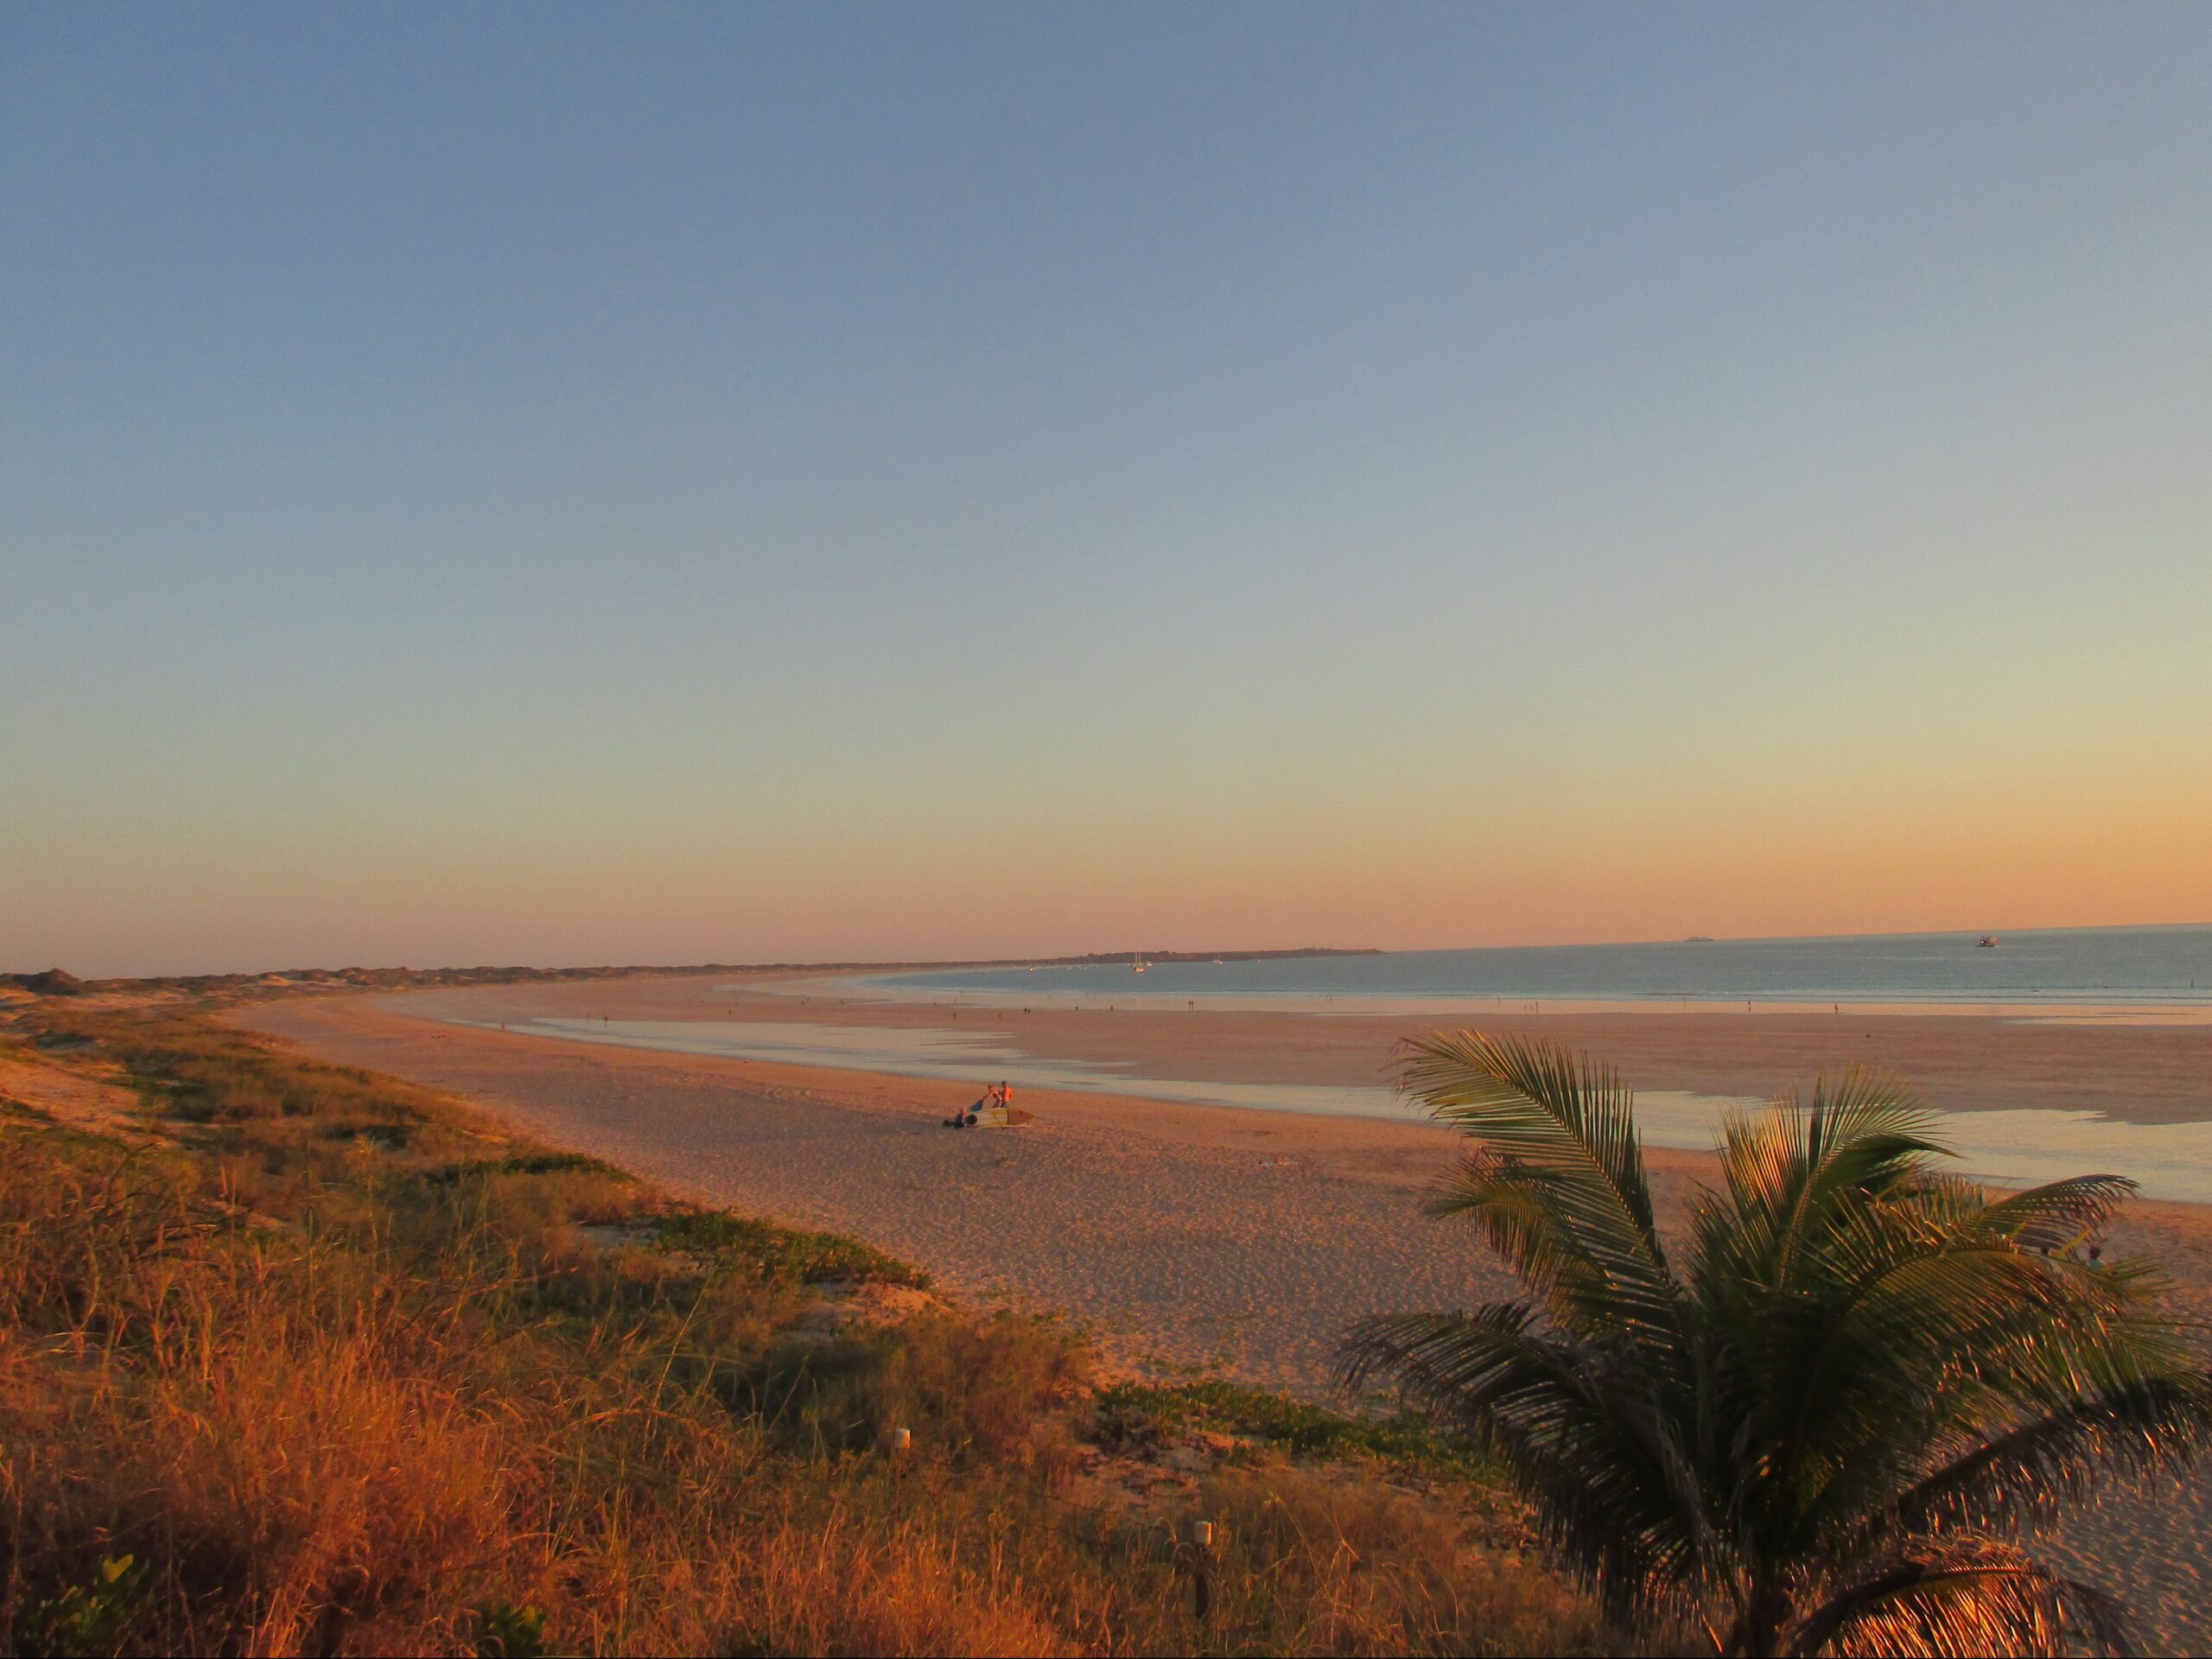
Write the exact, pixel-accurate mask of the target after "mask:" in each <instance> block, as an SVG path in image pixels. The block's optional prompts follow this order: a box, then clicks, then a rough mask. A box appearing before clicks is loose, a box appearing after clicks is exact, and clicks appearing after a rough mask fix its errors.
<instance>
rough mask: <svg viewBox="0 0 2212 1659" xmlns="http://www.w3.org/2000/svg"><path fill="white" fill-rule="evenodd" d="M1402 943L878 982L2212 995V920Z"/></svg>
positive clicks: (872, 982)
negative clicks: (1307, 953)
mask: <svg viewBox="0 0 2212 1659" xmlns="http://www.w3.org/2000/svg"><path fill="white" fill-rule="evenodd" d="M1981 937H1982V936H1981V935H1980V934H1978V933H1891V934H1872V935H1854V936H1850V937H1845V938H1796V939H1712V940H1678V941H1675V942H1671V943H1652V944H1574V945H1529V946H1521V947H1510V948H1503V949H1493V950H1393V951H1387V952H1383V953H1382V954H1379V955H1374V956H1355V957H1286V958H1276V959H1274V960H1270V961H1260V962H1236V961H1226V962H1220V963H1216V962H1211V961H1207V962H1161V963H1150V964H1148V966H1147V969H1146V971H1145V972H1143V973H1141V974H1138V973H1133V972H1132V971H1131V970H1130V964H1129V963H1127V962H1116V963H1086V964H1084V965H1082V966H1077V967H1070V966H1059V967H1052V966H1045V965H1042V964H1040V965H1039V966H1038V967H1036V968H1034V969H1029V968H1027V967H997V968H956V969H931V970H930V971H927V972H918V973H899V974H878V975H869V976H865V977H864V978H861V979H860V980H858V981H857V982H856V983H858V984H860V985H863V986H866V987H868V988H871V989H874V990H877V991H880V992H886V993H890V994H892V995H898V994H899V993H906V994H909V995H929V996H931V997H935V996H939V995H945V994H948V993H950V994H954V995H975V996H976V997H978V998H979V999H984V1000H989V1001H998V1000H1001V999H1005V998H1020V999H1026V1000H1034V1001H1083V1002H1086V1003H1088V1002H1091V1001H1105V1000H1109V999H1110V1000H1112V1001H1118V1002H1141V1001H1149V1000H1152V999H1155V998H1156V999H1160V1000H1163V1001H1192V1000H1203V1001H1209V1002H1214V1003H1218V1002H1219V1001H1223V1000H1235V1001H1257V1000H1265V999H1280V1000H1282V1001H1294V1002H1297V1003H1300V1004H1312V1003H1321V1004H1324V1005H1327V1004H1332V1003H1339V1002H1341V1003H1348V1004H1351V1005H1355V1006H1376V1007H1397V1006H1403V1005H1407V1004H1419V1005H1433V1004H1436V1003H1451V1002H1454V1001H1498V1000H1501V999H1502V1000H1504V1001H1518V1002H1530V1001H1543V1000H1558V1001H1568V1002H1620V1001H1625V1002H1668V1001H1675V1002H1692V1003H1696V1002H1744V1001H1750V1002H1753V1003H1761V1002H1764V1003H1815V1004H1818V1003H1853V1004H1862V1005H1863V1004H1868V1003H1916V1002H1921V1003H1938V1004H1940V1003H1990V1004H2006V1005H2016V1006H2017V1005H2025V1006H2029V1007H2033V1006H2036V1005H2038V1004H2048V1005H2051V1006H2053V1007H2068V1006H2074V1007H2079V1006H2082V1005H2094V1004H2101V1003H2125V1004H2133V1005H2138V1006H2142V1005H2152V1006H2170V1007H2173V1008H2175V1009H2176V1010H2177V1011H2180V1010H2183V1009H2189V1008H2195V1007H2212V925H2191V926H2174V927H2076V928H2046V929H2039V930H2036V931H2022V932H2006V933H2002V934H1999V935H1998V936H1996V937H1997V938H1998V944H1997V945H1996V946H1995V948H1993V949H1987V948H1983V947H1982V946H1981V945H1980V944H1979V943H1978V941H1979V940H1980V938H1981Z"/></svg>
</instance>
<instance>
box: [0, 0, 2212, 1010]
mask: <svg viewBox="0 0 2212 1659" xmlns="http://www.w3.org/2000/svg"><path fill="white" fill-rule="evenodd" d="M2209 112H2212V8H2206V7H2203V6H2201V5H2197V6H2178V7H2172V8H2161V7H2156V6H2127V7H2120V8H2091V7H2087V6H2082V7H2075V8H2070V9H2064V10H2051V9H2043V8H2037V7H2032V6H2022V5H2017V4H2005V5H2002V6H1996V7H1986V8H1978V7H1973V6H1966V5H1953V6H1944V7H1901V6H1900V7H1878V6H1851V7H1847V8H1846V7H1837V8H1832V9H1822V8H1815V7H1809V6H1793V7H1787V8H1770V7H1758V8H1751V9H1745V10H1728V9H1725V8H1721V7H1718V6H1699V7H1696V8H1694V9H1674V8H1669V7H1664V6H1638V7H1633V8H1630V7H1619V6H1611V7H1603V8H1590V9H1582V10H1573V9H1554V8H1544V9H1535V8H1530V9H1524V10H1516V9H1510V8H1503V7H1497V6H1481V7H1472V6H1467V7H1456V8H1452V9H1440V10H1421V9H1418V8H1414V7H1406V6H1392V7H1388V8H1375V7H1368V8H1339V9H1332V10H1299V9H1294V8H1288V7H1285V6H1281V5H1275V4H1269V5H1267V6H1262V7H1249V8H1244V7H1236V6H1230V5H1209V6H1205V7H1203V8H1192V9H1187V10H1184V9H1177V10H1150V9H1145V8H1140V7H1128V6H1117V7H1090V8H1075V7H1030V6H1009V7H1004V8H988V9H975V10H969V9H948V8H944V7H929V8H918V7H906V8H887V7H870V8H861V9H839V8H834V7H806V8H793V9H788V10H764V9H757V8H735V7H707V6H698V7H671V6H658V7H621V8H613V7H605V8H594V9H588V8H568V7H560V6H550V5H538V4H533V5H531V6H527V7H512V8H501V7H494V6H472V7H465V8H445V7H430V6H414V5H411V6H404V7H393V8H380V7H376V6H369V5H353V6H346V7H342V8H340V7H312V8H310V7H294V6H285V7H277V8H271V9H268V10H254V9H252V8H249V7H245V6H238V5H225V6H222V7H218V8H208V9H200V8H196V7H190V6H181V5H160V6H145V7H136V8H130V7H114V6H98V5H93V6H86V5H78V4H67V5H59V6H41V5H32V4H23V3H11V4H10V5H9V6H8V7H6V8H5V10H0V968H38V967H43V966H45V965H47V964H48V963H53V962H59V963H63V964H65V965H67V966H71V967H73V968H75V969H77V970H78V971H79V972H85V973H128V972H157V971H190V970H196V969H197V970H214V969H239V968H258V967H269V966H275V965H308V964H323V965H341V964H345V963H409V964H411V965H416V966H423V965H428V964H432V963H478V962H537V963H577V962H602V961H667V962H675V961H695V960H701V959H719V960H729V961H737V960H753V959H768V958H787V957H808V958H826V957H915V956H929V957H938V956H952V955H962V954H969V953H979V954H1011V955H1027V954H1046V953H1050V952H1057V951H1062V950H1089V949H1110V948H1117V947H1126V946H1129V945H1135V944H1141V945H1145V946H1147V947H1150V948H1155V949H1160V948H1172V947H1176V946H1199V947H1204V946H1223V945H1245V944H1249V945H1255V946H1256V945H1287V944H1305V943H1313V942H1330V943H1337V944H1383V945H1392V946H1432V945H1449V944H1491V943H1499V944H1503V943H1522V942H1538V941H1542V942H1549V941H1562V940H1575V939H1611V938H1649V937H1671V936H1678V935H1681V934H1683V933H1688V932H1702V933H1712V934H1748V933H1797V932H1841V931H1885V930H1901V929H1911V928H1938V927H1954V926H1956V927H1982V926H1989V927H2007V926H2026V925H2069V924H2076V923H2120V922H2158V921H2187V920H2195V921H2202V920H2206V919H2208V918H2212V118H2208V114H2209Z"/></svg>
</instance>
